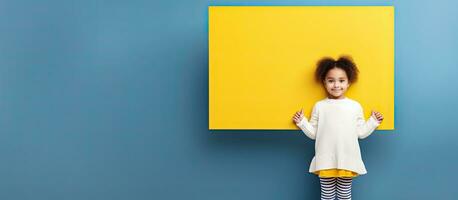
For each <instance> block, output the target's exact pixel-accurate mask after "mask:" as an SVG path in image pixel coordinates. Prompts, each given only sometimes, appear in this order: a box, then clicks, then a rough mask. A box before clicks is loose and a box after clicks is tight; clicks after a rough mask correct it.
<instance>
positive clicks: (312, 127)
mask: <svg viewBox="0 0 458 200" xmlns="http://www.w3.org/2000/svg"><path fill="white" fill-rule="evenodd" d="M296 125H297V126H298V127H299V128H300V129H301V130H302V132H304V134H305V135H306V136H307V137H309V138H310V139H312V140H315V139H316V130H317V126H318V109H317V106H316V105H315V106H314V107H313V110H312V114H311V116H310V121H307V119H306V118H305V117H303V118H302V119H301V121H300V122H299V123H297V124H296Z"/></svg>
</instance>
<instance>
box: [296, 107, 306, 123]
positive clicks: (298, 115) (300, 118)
mask: <svg viewBox="0 0 458 200" xmlns="http://www.w3.org/2000/svg"><path fill="white" fill-rule="evenodd" d="M303 117H304V111H303V109H302V108H301V110H300V111H298V112H296V114H294V117H293V121H294V123H296V124H297V123H299V122H300V121H301V120H302V118H303Z"/></svg>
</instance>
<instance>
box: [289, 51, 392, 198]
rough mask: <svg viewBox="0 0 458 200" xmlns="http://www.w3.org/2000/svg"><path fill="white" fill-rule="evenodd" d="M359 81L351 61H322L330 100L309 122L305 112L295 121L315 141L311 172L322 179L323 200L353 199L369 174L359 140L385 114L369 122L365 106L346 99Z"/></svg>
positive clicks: (321, 76)
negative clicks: (357, 182)
mask: <svg viewBox="0 0 458 200" xmlns="http://www.w3.org/2000/svg"><path fill="white" fill-rule="evenodd" d="M357 77H358V68H357V67H356V65H355V64H354V62H353V60H352V59H351V57H349V56H342V57H340V58H339V59H338V60H337V61H336V60H334V59H332V58H329V57H325V58H323V59H321V60H320V61H318V63H317V69H316V71H315V78H316V80H317V81H319V82H320V83H321V84H323V86H324V88H325V89H326V92H327V97H326V98H325V99H322V100H320V101H318V102H316V103H315V105H314V107H313V110H312V114H311V116H310V120H309V121H308V120H307V119H306V118H305V117H304V113H303V109H301V110H300V111H299V112H296V114H295V115H294V117H293V121H294V123H295V124H296V125H297V126H298V127H299V128H300V129H301V130H302V131H303V132H304V133H305V135H307V137H309V138H310V139H312V140H315V156H314V157H313V159H312V163H311V164H310V169H309V172H311V173H314V174H316V175H318V177H319V178H320V184H321V199H334V198H335V197H336V196H337V199H351V183H352V178H353V177H356V176H358V175H362V174H366V173H367V172H366V168H365V166H364V163H363V160H362V158H361V152H360V148H359V143H358V139H364V138H366V137H368V136H369V135H370V134H371V133H372V132H373V131H374V130H375V129H376V128H377V127H378V126H379V125H380V123H381V122H382V120H383V116H382V114H381V113H379V112H376V111H372V114H371V117H370V118H369V120H367V121H366V120H365V119H364V113H363V108H362V106H361V104H359V103H358V102H357V101H355V100H353V99H350V98H348V97H345V92H346V91H347V89H348V88H349V87H350V84H352V83H355V82H356V80H357Z"/></svg>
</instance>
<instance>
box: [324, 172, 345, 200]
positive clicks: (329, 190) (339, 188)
mask: <svg viewBox="0 0 458 200" xmlns="http://www.w3.org/2000/svg"><path fill="white" fill-rule="evenodd" d="M351 181H352V178H350V177H334V178H323V177H320V183H321V200H334V199H335V198H336V194H337V199H339V200H341V199H342V200H343V199H348V200H351Z"/></svg>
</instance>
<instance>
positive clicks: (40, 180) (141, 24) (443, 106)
mask: <svg viewBox="0 0 458 200" xmlns="http://www.w3.org/2000/svg"><path fill="white" fill-rule="evenodd" d="M208 5H394V6H395V10H396V16H395V17H396V22H395V32H396V33H395V37H396V50H395V54H396V55H395V57H396V61H395V63H396V75H395V78H396V89H395V96H396V99H395V104H396V110H395V115H396V118H395V124H396V130H395V131H376V132H375V133H374V134H373V135H371V136H370V137H369V138H367V139H365V140H361V149H362V154H363V158H364V161H365V163H366V167H367V170H368V174H367V175H364V176H361V177H358V178H356V179H355V180H354V182H353V199H371V200H379V199H380V200H381V199H384V200H385V199H433V198H434V199H454V198H456V195H457V194H458V192H457V190H456V189H455V185H456V179H457V178H458V174H457V173H455V171H456V169H457V168H458V159H457V155H456V152H457V151H458V147H457V145H456V143H457V139H458V131H457V130H456V124H457V123H456V119H457V117H456V113H457V111H458V109H457V107H458V103H457V102H458V89H457V75H456V74H457V73H458V64H457V63H458V59H457V58H456V55H457V52H458V37H456V36H457V35H458V21H457V20H456V19H457V18H458V13H457V12H456V8H457V7H458V3H457V1H452V0H436V1H432V0H429V1H413V0H412V1H405V0H404V1H337V0H335V1H318V0H316V1H262V2H261V1H258V2H257V1H250V2H242V1H177V0H175V1H173V0H156V1H146V0H134V1H101V0H80V1H68V0H64V1H62V0H59V1H58V0H43V1H32V0H30V1H24V0H14V1H13V0H3V1H1V2H0V133H1V134H0V198H1V199H9V200H24V199H34V200H36V199H46V200H61V199H68V200H73V199H97V200H100V199H110V200H117V199H136V200H137V199H138V200H141V199H145V200H146V199H148V200H150V199H172V200H174V199H177V200H178V199H199V200H215V199H216V200H229V199H231V200H232V199H233V200H235V199H237V200H239V199H250V200H251V199H263V200H278V199H288V200H302V199H318V198H319V194H320V190H319V181H318V178H317V177H316V176H315V175H312V174H309V173H307V170H308V166H309V164H310V161H311V158H312V157H313V154H314V147H313V144H314V143H313V141H312V140H309V139H308V138H306V136H305V135H303V134H302V133H301V132H300V131H299V130H297V131H266V130H259V131H246V130H235V131H209V130H208V41H207V39H208V37H207V22H208V19H207V6H208ZM258 117H259V116H258Z"/></svg>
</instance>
